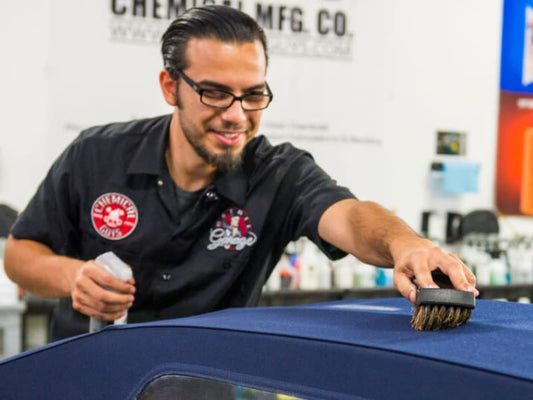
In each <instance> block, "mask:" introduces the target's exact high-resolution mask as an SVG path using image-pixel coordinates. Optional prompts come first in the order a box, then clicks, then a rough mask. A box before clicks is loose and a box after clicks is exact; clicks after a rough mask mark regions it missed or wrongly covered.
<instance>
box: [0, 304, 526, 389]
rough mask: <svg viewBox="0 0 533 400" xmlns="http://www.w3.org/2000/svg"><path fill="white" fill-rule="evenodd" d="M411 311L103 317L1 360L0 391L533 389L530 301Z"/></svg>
mask: <svg viewBox="0 0 533 400" xmlns="http://www.w3.org/2000/svg"><path fill="white" fill-rule="evenodd" d="M411 314H412V309H411V304H410V303H409V302H408V301H407V300H405V299H403V298H394V299H373V300H344V301H338V302H331V303H320V304H312V305H302V306H291V307H258V308H236V309H228V310H223V311H218V312H213V313H209V314H204V315H199V316H194V317H188V318H180V319H173V320H165V321H159V322H151V323H145V324H129V325H122V326H111V327H108V328H106V329H104V330H102V331H100V332H96V333H92V334H86V335H81V336H77V337H74V338H70V339H66V340H63V341H59V342H55V343H52V344H50V345H47V346H44V347H41V348H39V349H36V350H33V351H29V352H26V353H22V354H20V355H18V356H15V357H12V358H10V359H7V360H5V361H3V362H2V363H0V379H1V380H2V381H5V382H6V383H9V384H5V385H4V384H3V385H1V388H0V397H1V398H2V399H9V398H25V397H24V396H21V394H24V393H26V394H28V396H30V395H31V394H32V393H33V395H35V393H39V395H40V398H76V394H78V395H79V394H80V393H83V396H82V397H83V398H87V399H90V398H95V399H96V398H134V397H135V396H136V395H137V394H138V393H139V392H140V390H141V389H142V388H143V387H144V386H145V385H146V384H147V383H148V382H150V381H151V380H153V379H154V378H155V377H157V376H161V375H164V374H181V375H185V376H193V377H201V378H210V379H215V380H219V381H225V382H230V383H234V384H238V385H246V386H249V387H254V388H258V389H264V390H273V391H279V392H281V393H286V394H291V395H293V396H297V397H301V398H308V399H357V398H394V397H402V398H407V397H412V398H423V397H425V398H428V397H429V398H432V399H439V398H442V399H445V398H450V396H451V395H453V396H454V397H455V396H457V397H458V398H462V397H466V396H470V397H473V398H480V397H483V396H482V395H486V396H489V397H492V398H499V397H501V398H506V399H509V398H524V396H525V395H526V394H527V393H529V394H531V393H532V391H533V339H532V338H533V306H532V305H529V304H519V303H510V302H498V301H489V300H478V301H477V304H476V308H475V309H474V311H473V314H472V319H471V320H470V321H469V322H468V323H467V324H465V325H464V326H461V327H459V328H455V329H449V330H443V331H422V332H420V331H415V330H414V329H413V328H411V326H410V323H409V320H410V317H411ZM28 377H31V379H32V382H33V383H32V384H31V385H28V383H27V382H28ZM58 380H60V381H61V382H63V383H62V384H57V383H53V384H52V383H51V382H58ZM15 393H16V394H17V395H18V396H19V397H16V396H15V395H14V394H15ZM10 396H11V397H10Z"/></svg>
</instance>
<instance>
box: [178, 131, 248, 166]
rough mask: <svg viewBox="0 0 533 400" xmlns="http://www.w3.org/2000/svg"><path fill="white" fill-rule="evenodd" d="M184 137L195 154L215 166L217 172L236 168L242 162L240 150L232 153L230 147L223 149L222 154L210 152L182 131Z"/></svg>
mask: <svg viewBox="0 0 533 400" xmlns="http://www.w3.org/2000/svg"><path fill="white" fill-rule="evenodd" d="M183 133H184V136H185V138H186V139H187V141H188V142H189V144H190V145H191V146H192V148H193V149H194V151H195V152H196V154H198V155H199V156H200V157H201V158H202V160H204V161H205V162H206V163H207V164H209V165H211V166H213V167H215V168H216V169H217V171H218V172H220V173H225V172H230V171H234V170H236V169H237V168H238V167H239V166H240V165H241V163H242V152H236V153H234V152H233V151H232V150H231V149H227V150H224V152H223V153H222V154H213V153H210V152H209V151H208V150H207V149H206V148H205V146H203V145H202V144H201V143H197V142H196V141H194V140H193V139H192V138H191V137H190V135H189V134H187V133H186V132H185V131H183Z"/></svg>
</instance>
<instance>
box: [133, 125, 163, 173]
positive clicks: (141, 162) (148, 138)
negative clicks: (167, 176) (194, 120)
mask: <svg viewBox="0 0 533 400" xmlns="http://www.w3.org/2000/svg"><path fill="white" fill-rule="evenodd" d="M171 118H172V115H165V116H163V117H159V118H157V119H154V120H152V121H153V122H152V124H151V125H150V126H148V127H147V130H146V132H144V133H143V138H142V140H141V142H140V145H139V148H138V149H137V151H136V152H135V155H134V156H133V158H132V160H131V162H130V164H129V165H128V169H127V173H128V174H149V175H157V176H159V175H161V174H162V173H163V172H164V171H165V168H166V166H165V149H166V147H167V143H168V133H169V129H170V120H171Z"/></svg>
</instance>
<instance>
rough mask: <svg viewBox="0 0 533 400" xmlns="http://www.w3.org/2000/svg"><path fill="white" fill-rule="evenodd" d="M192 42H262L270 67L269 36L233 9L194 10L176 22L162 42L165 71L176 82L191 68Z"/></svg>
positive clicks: (206, 8)
mask: <svg viewBox="0 0 533 400" xmlns="http://www.w3.org/2000/svg"><path fill="white" fill-rule="evenodd" d="M192 38H214V39H217V40H220V41H222V42H237V43H239V42H254V41H256V40H259V41H260V42H261V44H262V45H263V49H264V51H265V60H266V62H267V64H268V50H267V42H266V36H265V33H264V31H263V29H262V28H261V27H260V26H259V25H258V24H257V22H256V21H255V20H254V19H253V18H252V17H250V16H249V15H248V14H245V13H244V12H242V11H239V10H236V9H234V8H232V7H229V6H223V5H209V6H204V7H193V8H191V9H189V10H187V11H186V12H185V13H183V14H182V15H180V16H179V17H178V18H176V19H175V20H174V21H173V22H172V23H171V24H170V26H169V27H168V29H167V30H166V32H165V33H164V34H163V37H162V38H161V53H162V55H163V63H164V67H165V68H166V69H167V70H168V71H169V72H170V74H171V76H172V77H173V78H174V79H176V78H177V76H176V74H177V71H178V70H181V69H185V68H187V67H188V62H189V61H188V60H187V59H186V57H185V51H186V50H187V44H188V43H189V40H190V39H192Z"/></svg>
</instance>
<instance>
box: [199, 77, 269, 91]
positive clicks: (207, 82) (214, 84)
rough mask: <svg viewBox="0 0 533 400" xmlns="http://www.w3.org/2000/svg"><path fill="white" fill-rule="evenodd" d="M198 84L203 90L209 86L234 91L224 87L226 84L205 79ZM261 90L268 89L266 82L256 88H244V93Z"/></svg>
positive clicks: (255, 86)
mask: <svg viewBox="0 0 533 400" xmlns="http://www.w3.org/2000/svg"><path fill="white" fill-rule="evenodd" d="M196 84H197V85H198V86H201V87H202V88H203V86H209V87H210V88H213V89H220V90H223V91H225V92H230V93H231V91H232V88H230V87H229V86H227V85H224V84H222V83H219V82H215V81H210V80H208V79H204V80H203V81H199V82H196ZM259 89H261V90H264V89H266V82H263V83H260V84H257V85H254V86H250V87H247V88H244V89H243V92H252V91H254V90H259Z"/></svg>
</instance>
